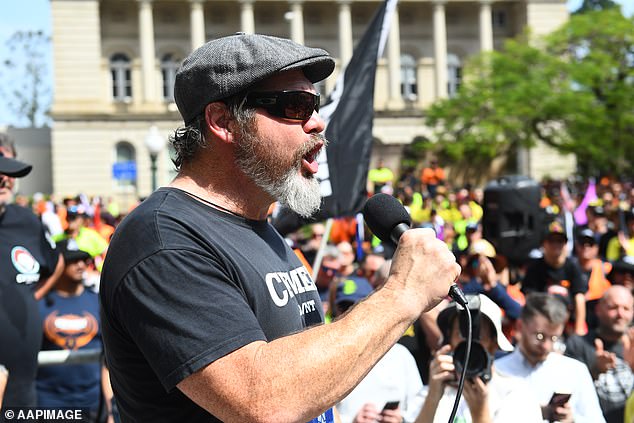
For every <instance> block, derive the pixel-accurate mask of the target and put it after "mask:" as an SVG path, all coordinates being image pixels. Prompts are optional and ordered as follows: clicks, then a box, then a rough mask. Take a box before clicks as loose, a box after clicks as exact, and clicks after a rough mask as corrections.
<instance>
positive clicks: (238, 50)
mask: <svg viewBox="0 0 634 423" xmlns="http://www.w3.org/2000/svg"><path fill="white" fill-rule="evenodd" d="M333 68H334V61H333V59H332V58H331V57H330V56H329V55H328V54H327V53H326V52H325V51H324V50H321V49H315V48H308V47H304V46H302V45H299V44H296V43H294V42H292V41H290V40H286V39H281V38H276V37H270V36H264V35H247V34H236V35H233V36H228V37H224V38H220V39H217V40H213V41H210V42H208V43H207V44H205V45H204V46H202V47H200V48H199V49H198V50H196V51H194V52H193V53H192V54H191V55H190V56H189V57H188V58H186V59H185V61H184V62H183V65H182V67H181V68H180V69H179V71H178V72H177V75H176V82H175V86H174V97H175V99H176V104H177V106H178V108H179V111H180V113H181V115H182V116H183V120H184V121H185V125H186V126H185V127H184V128H181V129H179V130H177V131H176V133H175V135H174V136H173V139H172V145H173V147H174V150H175V159H174V162H175V164H176V166H177V168H178V175H177V177H176V178H175V179H174V181H172V183H171V184H170V186H169V187H165V188H161V189H159V190H157V191H156V192H154V193H153V194H152V195H151V196H150V197H148V198H147V199H146V200H145V201H144V202H143V203H142V204H141V205H140V206H139V207H137V208H136V209H135V210H134V211H133V212H132V213H131V214H130V215H128V216H127V217H126V218H125V220H124V221H123V222H122V223H121V224H120V226H119V227H118V229H117V231H116V232H115V234H114V236H113V238H112V242H111V244H110V247H109V250H108V254H107V257H106V261H105V264H104V269H103V274H102V282H101V289H100V297H101V304H102V330H103V336H104V343H105V351H106V361H107V365H108V368H109V369H110V373H111V381H112V385H113V388H114V391H115V398H116V399H117V403H118V405H119V409H120V411H121V414H122V417H123V420H124V421H126V420H129V421H143V422H146V421H152V422H162V421H176V422H182V421H187V422H198V421H204V422H210V421H212V422H216V421H235V422H247V421H259V422H268V421H270V422H290V421H292V422H306V421H309V420H311V419H313V421H319V422H330V421H333V412H332V406H333V405H334V404H335V403H337V401H339V400H340V399H342V398H343V397H344V396H345V395H346V394H347V393H348V392H349V391H350V390H351V389H352V388H353V387H354V385H355V384H357V383H358V382H359V381H360V380H361V379H362V378H363V376H364V375H365V374H366V373H367V372H368V371H369V369H370V368H371V366H372V365H374V364H375V363H376V362H377V361H378V360H379V359H380V357H381V356H382V355H384V354H385V352H386V351H387V350H388V349H389V348H390V347H391V346H392V345H393V344H394V343H395V342H396V341H397V340H398V338H399V337H400V336H401V334H402V333H403V332H404V331H405V329H406V328H407V327H408V326H409V324H410V323H411V322H412V321H413V320H414V319H415V318H417V317H418V316H419V315H420V313H421V312H423V311H426V310H429V309H430V308H432V307H433V306H434V305H435V304H437V303H438V302H439V301H440V300H441V299H442V298H443V297H444V296H446V295H447V291H448V289H449V286H450V285H451V283H452V282H453V281H454V280H455V278H456V277H457V275H458V274H459V266H458V265H457V263H456V262H455V258H454V257H453V255H452V254H451V253H450V252H449V251H448V249H447V247H446V246H445V245H444V244H443V243H442V242H441V241H438V240H436V239H435V236H434V234H433V231H430V230H423V229H415V230H412V231H408V233H406V234H405V235H404V236H403V238H402V239H401V242H400V246H399V250H398V251H397V253H396V255H395V259H394V266H393V269H392V274H391V276H390V278H389V279H388V281H387V283H386V284H385V286H384V288H382V289H380V290H378V291H377V292H376V293H374V294H373V295H371V296H370V297H369V298H368V299H366V300H365V301H363V302H361V303H360V304H358V305H357V306H355V308H353V309H352V310H351V311H350V312H349V313H348V314H346V316H344V317H343V318H342V319H340V320H338V321H336V322H334V323H332V324H330V325H321V324H320V323H321V322H322V321H323V311H322V307H321V305H320V300H319V295H318V292H317V288H316V286H315V284H314V282H313V281H312V280H311V278H310V275H309V273H308V272H307V271H306V269H305V268H304V267H303V266H302V264H301V262H300V261H299V259H297V256H295V254H293V252H292V250H291V249H290V248H289V247H288V245H287V244H286V243H285V241H284V239H283V238H282V237H281V236H280V235H279V234H278V233H277V232H276V231H275V230H274V229H273V227H272V226H270V225H269V224H268V223H267V220H266V218H267V212H268V209H269V206H270V204H271V203H273V202H274V201H276V200H279V201H281V202H283V203H284V204H286V205H287V206H288V207H289V208H291V209H292V210H294V211H295V212H297V213H299V214H302V215H310V214H311V213H312V212H313V211H315V210H316V209H318V207H319V204H320V194H319V189H318V181H317V180H316V179H315V173H316V172H317V167H318V165H317V161H316V160H315V157H316V155H317V154H318V153H319V150H320V149H321V148H322V147H324V145H325V143H326V141H325V139H324V138H323V137H322V136H321V135H320V133H321V132H323V130H324V127H325V122H324V121H323V119H322V118H321V117H320V116H319V114H318V113H317V112H318V108H319V100H320V99H319V95H318V94H317V93H316V92H315V87H314V86H313V83H314V82H317V81H320V80H322V79H324V78H326V77H327V76H328V75H330V73H331V72H332V71H333ZM423 261H424V262H425V264H424V265H423ZM415 269H416V270H415Z"/></svg>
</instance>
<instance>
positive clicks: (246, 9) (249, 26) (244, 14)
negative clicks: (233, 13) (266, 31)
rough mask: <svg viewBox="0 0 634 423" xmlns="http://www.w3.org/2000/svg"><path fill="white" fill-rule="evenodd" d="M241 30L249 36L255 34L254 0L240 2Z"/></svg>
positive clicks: (241, 0)
mask: <svg viewBox="0 0 634 423" xmlns="http://www.w3.org/2000/svg"><path fill="white" fill-rule="evenodd" d="M240 30H241V31H242V32H246V33H247V34H253V33H254V32H255V17H254V15H253V0H240Z"/></svg>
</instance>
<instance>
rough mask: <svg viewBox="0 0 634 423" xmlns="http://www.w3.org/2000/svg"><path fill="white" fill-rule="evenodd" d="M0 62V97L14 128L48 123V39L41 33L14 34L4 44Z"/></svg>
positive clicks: (49, 101)
mask: <svg viewBox="0 0 634 423" xmlns="http://www.w3.org/2000/svg"><path fill="white" fill-rule="evenodd" d="M6 46H7V50H8V54H7V56H6V57H4V58H2V62H1V63H0V78H1V83H0V94H1V95H2V97H3V100H4V102H5V104H6V106H7V107H8V109H9V110H10V111H11V112H12V113H13V115H14V118H15V120H14V121H12V122H9V123H11V124H13V125H15V126H40V125H43V124H46V123H48V122H49V118H48V111H49V108H50V104H51V89H50V87H49V80H50V79H49V78H48V77H47V76H48V75H47V74H48V72H49V69H48V64H47V57H48V50H49V48H50V38H49V37H48V36H47V35H46V34H44V32H43V31H17V32H15V33H14V34H13V35H12V36H11V37H10V38H9V39H8V40H7V41H6Z"/></svg>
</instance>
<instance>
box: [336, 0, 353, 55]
mask: <svg viewBox="0 0 634 423" xmlns="http://www.w3.org/2000/svg"><path fill="white" fill-rule="evenodd" d="M338 3H339V60H340V61H341V66H346V65H347V64H348V62H349V61H350V59H351V58H352V45H353V40H352V15H351V14H350V0H341V1H339V2H338Z"/></svg>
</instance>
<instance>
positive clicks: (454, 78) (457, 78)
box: [447, 54, 462, 97]
mask: <svg viewBox="0 0 634 423" xmlns="http://www.w3.org/2000/svg"><path fill="white" fill-rule="evenodd" d="M461 83H462V64H461V63H460V59H459V58H458V56H456V55H455V54H449V55H447V94H448V95H449V97H453V96H455V95H456V93H457V92H458V90H459V89H460V84H461Z"/></svg>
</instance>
